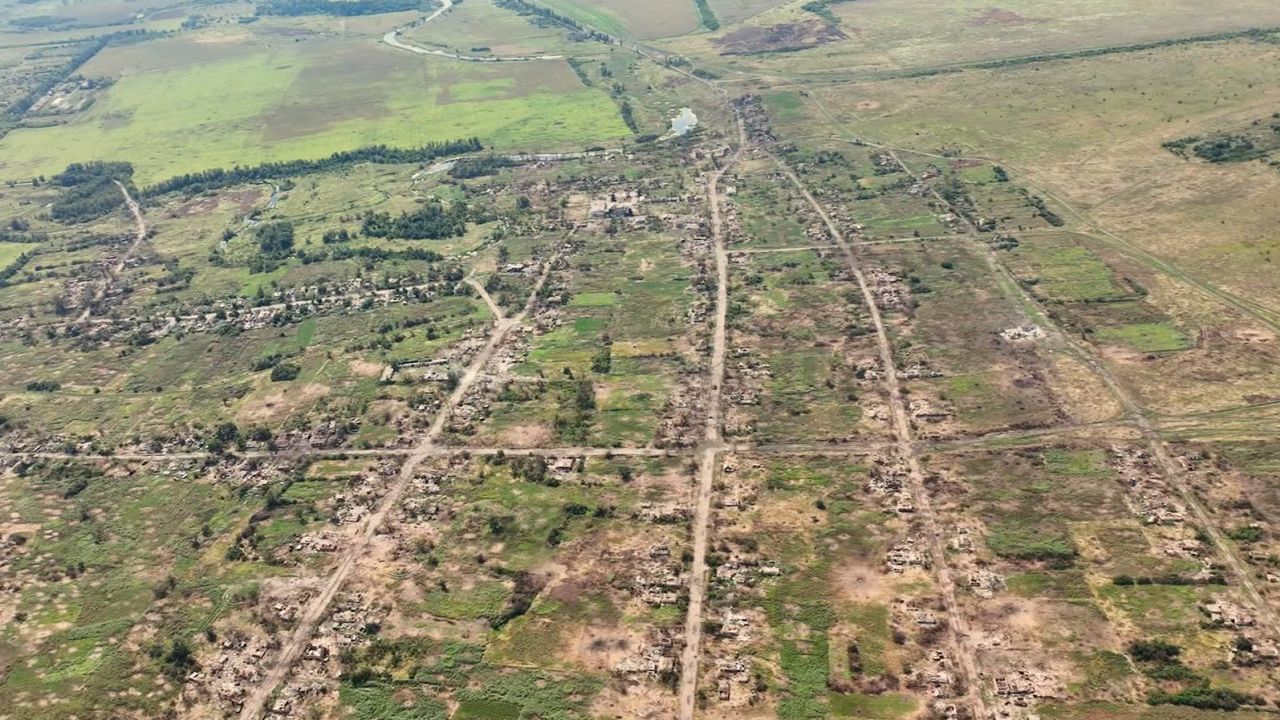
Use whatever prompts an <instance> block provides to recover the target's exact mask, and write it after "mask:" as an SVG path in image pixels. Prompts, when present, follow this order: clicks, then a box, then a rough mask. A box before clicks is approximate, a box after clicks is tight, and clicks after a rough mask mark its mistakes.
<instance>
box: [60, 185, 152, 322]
mask: <svg viewBox="0 0 1280 720" xmlns="http://www.w3.org/2000/svg"><path fill="white" fill-rule="evenodd" d="M112 182H114V183H115V184H116V187H118V188H120V194H121V195H123V196H124V204H125V207H126V208H128V209H129V214H130V215H132V216H133V226H134V230H133V242H131V243H129V247H128V249H126V250H125V251H124V254H123V255H121V256H120V260H119V261H118V262H116V264H115V265H114V266H112V267H111V269H110V271H109V272H108V273H107V277H106V278H104V279H103V281H102V287H100V288H98V292H96V293H94V295H95V297H94V299H93V301H92V302H90V303H89V304H88V305H86V306H85V308H84V312H82V313H80V315H79V317H77V318H76V323H84V322H86V321H88V320H89V317H90V316H91V315H92V314H93V305H94V303H96V302H98V301H99V300H101V299H102V298H103V297H105V296H106V293H107V289H108V287H109V286H110V285H111V281H112V280H113V279H114V278H115V277H116V276H117V275H119V274H120V273H122V272H124V268H125V265H128V264H129V258H131V257H133V254H134V253H135V252H137V251H138V248H139V247H141V246H142V243H144V242H146V240H147V220H146V218H144V217H143V216H142V208H141V207H139V206H138V201H136V200H134V199H133V196H132V195H130V194H129V188H127V187H125V186H124V183H122V182H120V181H119V180H112Z"/></svg>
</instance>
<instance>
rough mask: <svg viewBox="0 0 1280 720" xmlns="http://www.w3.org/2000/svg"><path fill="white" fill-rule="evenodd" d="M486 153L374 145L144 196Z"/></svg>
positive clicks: (194, 176)
mask: <svg viewBox="0 0 1280 720" xmlns="http://www.w3.org/2000/svg"><path fill="white" fill-rule="evenodd" d="M483 149H484V145H483V144H481V142H480V139H479V138H475V137H472V138H468V139H466V140H445V141H441V142H431V143H427V144H426V145H422V146H420V147H416V148H393V147H388V146H386V145H371V146H369V147H364V148H358V149H356V150H344V151H342V152H336V153H333V154H332V155H330V156H329V157H326V158H322V159H320V160H287V161H283V162H269V163H262V164H261V165H252V166H249V167H234V168H231V169H229V170H228V169H226V168H214V169H212V170H204V171H201V172H196V173H187V174H185V175H177V176H175V177H171V178H169V179H168V180H164V181H161V182H159V183H156V184H155V185H152V186H150V187H148V188H147V189H146V190H144V191H143V195H145V196H147V197H154V196H157V195H163V194H165V193H169V192H175V191H178V190H185V191H188V192H192V193H195V192H202V191H204V190H212V189H215V188H220V187H226V186H228V185H237V184H240V183H251V182H264V181H267V180H273V179H277V178H282V177H287V176H290V175H305V174H308V173H316V172H323V171H325V170H333V169H336V168H340V167H346V166H349V165H355V164H357V163H375V164H379V165H400V164H409V163H425V162H431V161H434V160H437V159H439V158H442V157H447V156H449V155H462V154H464V153H471V152H479V151H480V150H483Z"/></svg>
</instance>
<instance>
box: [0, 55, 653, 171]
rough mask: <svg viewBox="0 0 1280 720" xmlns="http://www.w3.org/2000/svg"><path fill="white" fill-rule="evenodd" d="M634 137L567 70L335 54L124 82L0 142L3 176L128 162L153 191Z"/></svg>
mask: <svg viewBox="0 0 1280 720" xmlns="http://www.w3.org/2000/svg"><path fill="white" fill-rule="evenodd" d="M627 134H628V131H627V128H626V126H625V125H624V124H623V123H622V120H621V118H620V117H619V116H618V112H617V109H616V107H615V106H614V104H613V102H611V101H610V99H609V98H608V97H607V96H606V95H605V94H604V93H603V92H601V91H599V90H594V89H589V88H585V87H583V86H582V85H581V84H580V83H579V81H578V79H577V78H576V76H574V74H573V72H572V71H571V70H570V69H569V67H568V66H567V65H565V64H563V63H537V64H511V65H502V66H494V65H478V64H462V63H456V62H451V61H447V60H443V59H437V58H428V59H423V58H419V57H416V56H413V55H410V54H408V53H400V52H396V51H394V50H392V49H390V48H387V47H385V46H382V45H378V44H375V43H374V42H372V41H358V42H324V43H314V44H307V45H303V46H288V45H286V46H282V47H279V48H277V49H271V50H266V51H261V52H255V53H252V54H248V55H239V56H232V57H226V58H219V59H215V60H212V61H210V62H207V63H204V64H198V65H192V66H188V67H182V68H178V69H160V70H154V71H150V72H144V73H137V74H130V75H126V76H124V77H122V78H121V79H120V81H119V82H118V83H117V84H116V85H115V86H114V87H112V88H111V89H110V90H109V91H108V92H107V93H106V94H105V95H104V96H103V97H102V98H101V100H99V101H98V102H97V103H96V104H95V105H94V106H93V108H92V109H91V110H89V111H88V112H87V113H86V114H84V115H83V116H82V117H79V118H77V119H76V120H75V121H73V122H71V123H70V124H67V125H62V126H58V127H51V128H40V129H29V130H17V131H14V132H12V133H10V134H9V135H8V136H7V137H5V138H4V139H3V140H0V158H3V159H2V160H0V176H3V177H9V178H21V177H27V176H31V175H39V174H45V175H51V174H54V173H56V172H58V171H60V170H61V169H62V168H63V167H65V166H66V165H67V164H68V163H69V162H77V161H85V160H92V159H127V160H129V161H131V162H132V163H133V164H134V166H135V167H136V168H137V169H138V175H137V176H136V177H135V179H136V181H138V182H140V183H142V184H146V183H149V182H153V181H157V180H160V179H163V178H166V177H169V176H172V175H176V174H181V173H186V172H192V171H198V170H203V169H208V168H214V167H229V166H231V165H235V164H253V163H256V162H261V161H270V160H287V159H293V158H318V157H324V156H327V155H329V154H331V153H333V152H335V151H338V150H344V149H351V148H356V147H362V146H366V145H374V144H387V145H393V146H416V145H421V144H423V143H426V142H429V141H432V140H444V139H451V138H459V137H471V136H477V137H480V138H481V139H482V140H483V141H484V142H486V143H492V144H493V145H494V146H495V147H498V148H501V149H504V150H516V149H529V150H555V149H570V150H572V149H582V148H583V147H585V146H587V145H590V144H593V143H602V142H609V141H612V140H617V139H618V138H621V137H625V136H626V135H627Z"/></svg>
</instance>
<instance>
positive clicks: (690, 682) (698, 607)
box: [680, 113, 747, 720]
mask: <svg viewBox="0 0 1280 720" xmlns="http://www.w3.org/2000/svg"><path fill="white" fill-rule="evenodd" d="M734 117H735V119H736V122H737V126H738V145H737V147H736V148H735V149H734V151H733V154H732V155H731V156H730V157H729V158H727V159H726V161H725V164H724V165H723V166H722V167H720V168H719V169H718V170H716V171H715V172H713V173H711V175H710V176H709V177H708V178H707V205H708V206H709V207H710V210H711V240H712V243H713V245H714V253H715V258H716V314H715V330H714V332H713V334H712V339H711V372H710V377H709V378H708V386H707V397H706V405H707V420H706V426H705V428H704V431H703V449H702V453H701V455H700V456H699V458H698V470H699V472H698V489H697V494H696V496H695V498H694V514H693V562H692V564H691V567H690V570H689V609H688V612H687V613H686V614H685V623H684V653H683V655H682V657H681V660H680V720H693V713H694V707H695V705H696V699H697V694H698V660H699V658H700V655H701V646H702V612H703V606H704V604H705V602H706V596H707V574H708V573H707V542H708V536H709V535H710V534H711V495H712V487H713V485H714V483H715V475H716V461H717V455H718V453H719V452H720V450H721V449H722V448H723V446H724V438H723V433H722V432H721V426H720V405H721V395H722V394H723V389H724V357H725V346H726V344H727V342H726V338H727V336H728V328H727V326H728V318H729V253H728V252H727V251H726V250H725V237H724V215H723V213H722V209H721V205H720V203H721V200H720V180H721V178H723V177H724V174H725V171H727V170H728V169H729V168H730V167H732V166H733V164H734V163H736V162H737V160H738V158H739V157H740V156H741V155H742V151H743V149H744V148H745V147H746V144H747V134H746V128H745V127H744V126H743V124H742V118H741V117H739V116H738V114H737V113H734Z"/></svg>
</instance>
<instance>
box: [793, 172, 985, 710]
mask: <svg viewBox="0 0 1280 720" xmlns="http://www.w3.org/2000/svg"><path fill="white" fill-rule="evenodd" d="M775 160H776V161H777V163H778V167H779V169H781V170H782V172H783V174H785V175H786V176H787V178H788V179H790V180H791V182H792V184H793V185H795V187H796V189H797V190H799V191H800V194H801V195H803V196H804V199H805V201H806V202H808V203H809V205H810V206H811V207H812V208H813V209H814V211H815V212H817V213H818V215H819V217H821V218H822V222H823V224H824V225H826V227H827V232H828V233H830V235H831V238H832V239H833V240H834V241H835V242H836V245H837V246H838V247H839V249H840V251H841V254H842V255H843V256H844V260H845V263H846V265H847V267H848V269H849V271H850V272H851V273H852V274H853V276H854V279H855V280H856V281H857V283H858V289H859V291H861V293H862V300H863V303H864V304H865V305H866V306H867V312H868V313H870V315H871V323H872V325H873V326H874V327H875V330H876V344H877V345H878V346H879V350H880V364H881V365H882V366H883V370H884V375H883V379H884V390H885V392H886V393H887V394H888V401H889V410H890V413H891V414H892V416H893V430H894V438H895V440H896V446H897V454H898V457H899V458H900V459H902V460H903V461H904V462H905V463H906V464H907V477H908V481H909V483H908V484H909V485H910V488H911V494H912V496H913V499H914V501H915V504H916V515H917V516H918V517H919V518H920V519H921V520H922V521H923V523H924V526H925V538H924V539H925V540H926V541H927V542H928V544H929V555H930V557H931V559H932V561H933V568H934V575H935V576H936V578H937V581H938V589H939V591H940V592H941V593H942V600H943V604H944V605H945V606H946V610H947V621H948V622H947V634H948V635H949V636H950V640H951V646H952V647H954V648H955V649H956V655H957V657H956V658H955V660H956V665H957V667H958V668H959V670H960V674H961V676H962V678H963V680H964V685H965V692H966V693H967V699H968V702H969V703H970V705H971V707H972V709H973V716H974V717H977V718H987V717H990V714H989V712H988V711H987V708H986V702H985V700H984V699H983V697H982V690H981V685H980V684H979V683H980V682H981V680H980V678H981V674H980V673H979V671H978V662H977V651H976V650H975V649H974V647H973V644H972V642H971V641H970V633H969V620H968V618H967V617H966V616H965V614H964V612H963V611H962V609H961V608H960V605H959V603H958V602H957V601H956V588H955V580H954V579H953V578H952V576H951V569H950V567H949V566H948V565H947V557H946V548H945V547H944V540H943V537H942V525H941V524H940V523H939V522H938V518H937V516H936V514H935V513H934V510H933V502H932V500H931V499H930V498H929V492H928V490H927V489H926V488H925V485H924V471H923V469H922V468H921V465H920V458H919V456H918V455H917V453H916V449H915V433H914V431H913V430H912V428H911V418H910V415H909V414H908V413H907V407H906V402H905V401H904V400H903V397H902V386H901V383H900V382H899V380H898V370H897V366H896V365H895V363H894V359H893V345H892V343H891V342H890V340H889V334H888V332H887V331H886V330H885V326H884V320H883V318H881V316H880V308H879V307H878V306H877V305H876V299H875V295H874V294H873V293H872V292H871V286H870V285H869V284H868V283H867V279H866V276H865V275H864V274H863V272H862V268H861V267H860V265H859V263H858V259H857V257H856V256H855V255H854V252H853V247H852V246H851V245H850V244H849V242H848V241H847V240H846V239H845V236H844V233H842V232H840V229H839V228H838V227H836V224H835V222H833V221H832V220H831V216H830V215H828V214H827V211H826V210H825V209H824V208H823V207H822V206H821V205H820V204H818V201H817V200H816V199H815V198H814V197H813V194H812V193H811V192H809V188H808V187H807V186H805V184H804V183H803V182H801V180H800V178H799V177H798V176H797V175H796V174H795V172H794V171H793V170H792V169H791V168H790V167H789V166H788V165H786V164H785V163H783V162H782V161H781V160H780V159H777V158H775Z"/></svg>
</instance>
